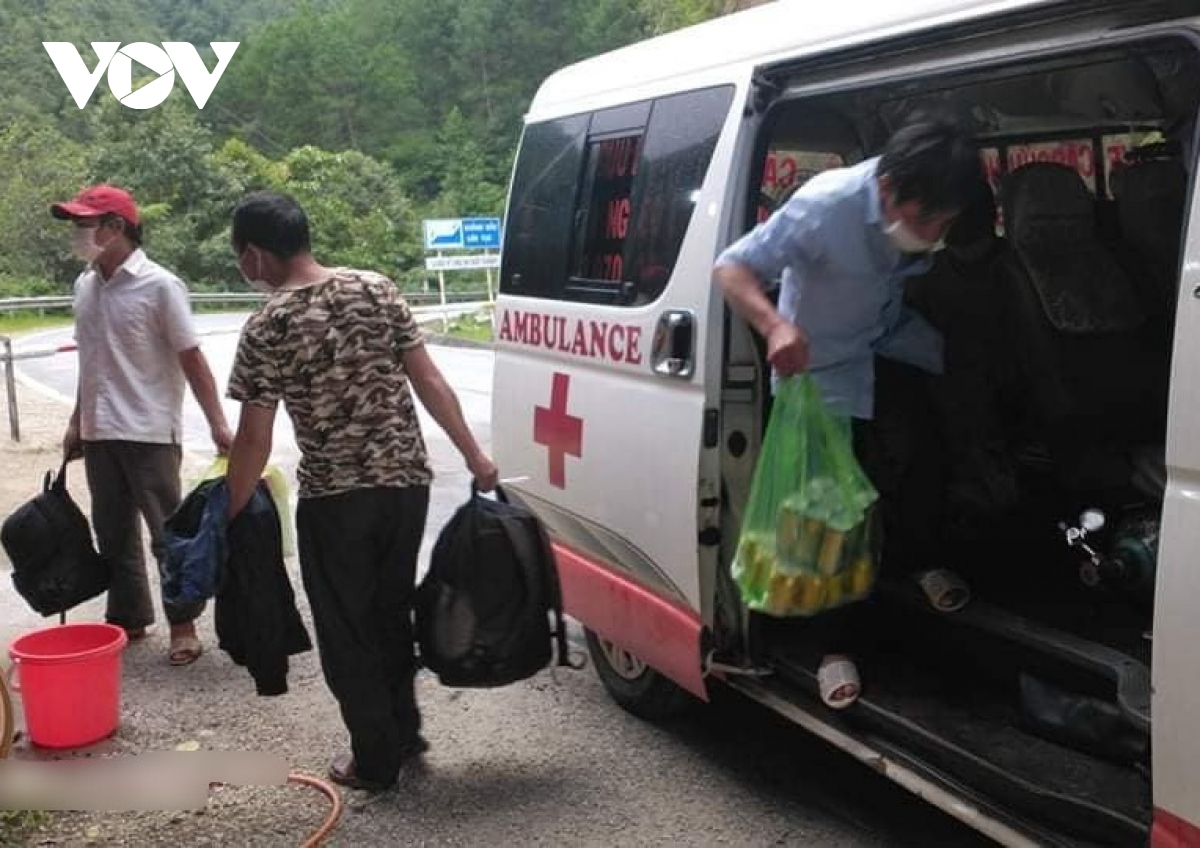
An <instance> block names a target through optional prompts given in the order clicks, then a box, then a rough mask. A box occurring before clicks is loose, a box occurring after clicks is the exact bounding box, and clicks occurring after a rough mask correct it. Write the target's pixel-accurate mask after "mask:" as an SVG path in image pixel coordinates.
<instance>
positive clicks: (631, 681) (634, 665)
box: [584, 628, 700, 721]
mask: <svg viewBox="0 0 1200 848" xmlns="http://www.w3.org/2000/svg"><path fill="white" fill-rule="evenodd" d="M584 633H585V636H586V638H587V646H588V653H590V654H591V655H592V662H593V664H595V666H596V673H597V674H598V675H599V676H600V682H601V683H603V684H604V688H605V689H607V690H608V694H609V695H610V696H611V697H612V699H613V700H614V701H616V702H617V704H618V705H619V706H620V707H621V708H622V709H624V710H626V711H628V712H630V713H632V714H633V715H635V716H637V717H638V718H644V719H647V720H649V721H660V720H662V719H666V718H671V717H673V716H677V715H680V714H681V713H684V712H686V711H687V710H688V709H690V708H692V707H694V706H695V705H696V704H698V703H700V702H699V701H698V700H697V699H696V698H694V697H693V696H692V695H691V694H690V693H689V692H687V691H685V690H683V689H680V688H679V687H678V686H677V685H675V684H674V683H673V682H671V680H669V679H668V678H666V677H664V676H663V675H661V674H659V673H658V672H657V671H655V670H654V669H652V668H650V667H649V666H648V665H646V664H645V663H643V662H642V661H641V660H639V659H638V658H637V657H635V656H634V655H633V654H631V653H629V652H628V651H626V650H624V649H622V648H619V647H617V646H616V645H614V644H613V643H612V642H609V641H607V640H605V639H601V638H600V637H599V636H597V635H596V634H595V633H593V632H592V631H591V630H587V629H586V628H585V630H584Z"/></svg>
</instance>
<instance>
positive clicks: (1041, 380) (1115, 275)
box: [1002, 162, 1168, 491]
mask: <svg viewBox="0 0 1200 848" xmlns="http://www.w3.org/2000/svg"><path fill="white" fill-rule="evenodd" d="M1003 194H1004V220H1005V226H1006V229H1007V233H1008V238H1009V243H1010V246H1011V251H1010V252H1009V255H1008V256H1007V257H1006V259H1005V268H1004V270H1003V272H1002V278H1003V285H1004V292H1005V297H1006V299H1007V302H1008V311H1007V324H1008V326H1007V330H1008V331H1009V332H1010V333H1011V340H1010V342H1009V343H1008V345H1007V347H1008V348H1009V353H1010V354H1011V355H1012V356H1013V359H1014V363H1015V364H1016V366H1017V379H1018V381H1019V385H1020V389H1021V396H1022V397H1023V399H1024V401H1023V407H1024V408H1023V410H1022V413H1023V415H1022V421H1021V426H1022V428H1023V432H1022V436H1023V437H1025V438H1027V439H1030V440H1032V441H1034V442H1037V443H1040V444H1042V445H1044V446H1045V448H1046V449H1047V451H1048V453H1049V456H1050V458H1051V462H1052V464H1053V467H1054V471H1055V476H1056V477H1057V478H1058V480H1059V482H1060V483H1062V484H1063V485H1064V486H1065V487H1067V488H1069V489H1083V490H1087V491H1094V490H1108V491H1111V490H1119V489H1122V488H1125V487H1126V486H1127V485H1128V484H1129V483H1130V481H1131V480H1132V479H1133V478H1134V468H1133V463H1134V459H1133V456H1134V453H1133V452H1134V450H1135V448H1136V447H1137V446H1140V445H1143V444H1161V443H1162V442H1163V441H1164V433H1165V416H1166V401H1167V378H1168V374H1167V372H1166V369H1165V368H1164V354H1163V343H1162V340H1161V328H1160V326H1155V325H1154V322H1153V321H1152V320H1151V310H1150V309H1149V308H1148V305H1147V302H1146V300H1145V299H1144V298H1143V297H1142V296H1141V292H1140V291H1139V281H1136V280H1135V279H1134V278H1133V277H1131V276H1130V275H1129V274H1128V273H1127V271H1126V270H1125V268H1123V267H1122V265H1121V263H1120V262H1119V261H1118V258H1117V256H1116V255H1115V254H1114V253H1113V251H1112V250H1111V249H1110V248H1109V247H1108V246H1107V245H1106V243H1105V242H1104V241H1103V240H1102V238H1101V237H1100V234H1099V232H1098V227H1097V220H1096V207H1095V202H1094V200H1093V198H1092V195H1091V193H1090V192H1089V191H1088V188H1087V186H1086V185H1085V184H1084V183H1083V180H1082V179H1081V178H1080V176H1079V175H1078V173H1077V172H1076V171H1075V170H1074V169H1073V168H1070V167H1067V166H1064V165H1059V164H1056V163H1050V162H1038V163H1032V164H1029V165H1026V166H1024V167H1022V168H1019V169H1018V170H1016V171H1014V172H1012V173H1011V174H1010V175H1008V177H1007V178H1006V181H1005V184H1004V188H1003Z"/></svg>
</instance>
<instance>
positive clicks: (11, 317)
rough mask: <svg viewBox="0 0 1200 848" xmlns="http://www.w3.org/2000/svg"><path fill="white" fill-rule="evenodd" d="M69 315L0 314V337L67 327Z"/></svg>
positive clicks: (70, 319)
mask: <svg viewBox="0 0 1200 848" xmlns="http://www.w3.org/2000/svg"><path fill="white" fill-rule="evenodd" d="M72 320H74V319H72V318H71V316H70V315H38V314H36V313H34V312H13V313H10V314H7V315H3V314H0V336H14V335H16V334H17V333H28V332H32V331H33V330H49V329H53V328H54V327H69V326H70V325H71V322H72Z"/></svg>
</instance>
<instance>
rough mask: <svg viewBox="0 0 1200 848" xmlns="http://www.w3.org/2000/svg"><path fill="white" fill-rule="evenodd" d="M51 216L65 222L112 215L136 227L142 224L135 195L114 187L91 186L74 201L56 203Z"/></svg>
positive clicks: (51, 209)
mask: <svg viewBox="0 0 1200 848" xmlns="http://www.w3.org/2000/svg"><path fill="white" fill-rule="evenodd" d="M50 214H51V215H53V216H54V217H55V218H59V219H63V220H72V219H74V218H96V217H98V216H100V215H109V214H112V215H118V216H120V217H121V218H124V219H125V220H126V221H128V222H129V223H131V224H133V225H134V226H136V225H137V224H139V223H141V218H140V217H139V215H138V208H137V204H136V203H134V202H133V195H131V194H130V193H129V192H127V191H125V190H124V189H121V188H117V187H116V186H112V185H96V186H89V187H88V188H85V189H84V190H83V191H81V192H79V194H77V195H75V198H74V199H73V200H68V201H67V202H66V203H55V204H54V205H53V206H51V207H50Z"/></svg>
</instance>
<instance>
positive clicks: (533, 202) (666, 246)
mask: <svg viewBox="0 0 1200 848" xmlns="http://www.w3.org/2000/svg"><path fill="white" fill-rule="evenodd" d="M732 100H733V87H732V86H721V87H718V88H712V89H705V90H702V91H693V92H688V93H686V94H679V95H673V96H671V97H664V98H660V99H658V100H654V101H645V102H643V103H638V104H630V105H628V106H622V107H618V108H615V109H608V110H605V111H603V112H597V113H595V114H594V115H584V116H575V117H572V118H568V119H563V120H558V121H552V122H547V123H543V124H531V125H530V126H529V127H528V128H527V129H526V131H525V137H524V139H523V141H522V145H521V149H520V153H519V154H518V161H517V167H516V171H515V173H514V176H513V189H512V200H511V203H510V205H509V211H508V216H509V220H508V224H507V227H506V236H505V250H504V259H503V267H502V269H501V273H500V290H501V292H503V293H505V294H513V295H522V296H527V297H546V298H554V299H558V300H571V301H580V302H589V303H603V304H608V305H613V306H635V305H640V304H644V303H649V302H652V301H654V300H656V299H658V297H659V296H660V295H661V294H662V292H663V290H664V289H665V288H666V285H667V281H668V280H669V279H670V277H671V273H672V271H673V270H674V267H675V260H676V258H677V257H678V254H679V248H680V246H681V244H682V243H683V237H684V234H685V233H686V232H687V228H688V224H689V223H690V221H691V218H692V211H693V209H694V207H695V197H696V193H697V192H698V191H699V189H700V187H701V185H702V184H703V182H704V176H705V174H706V173H707V172H708V166H709V163H710V161H711V159H712V153H713V150H714V148H715V147H716V143H717V138H718V137H719V136H720V132H721V126H722V125H723V123H724V121H725V117H726V115H728V113H729V107H730V105H731V103H732Z"/></svg>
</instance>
